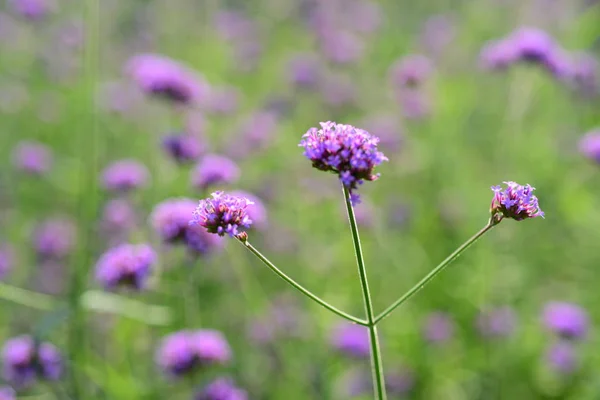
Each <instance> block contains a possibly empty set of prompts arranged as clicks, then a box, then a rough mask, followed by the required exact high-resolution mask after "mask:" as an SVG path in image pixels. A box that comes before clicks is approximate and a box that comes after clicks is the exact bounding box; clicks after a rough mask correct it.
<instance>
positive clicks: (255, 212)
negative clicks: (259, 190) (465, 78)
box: [230, 190, 268, 230]
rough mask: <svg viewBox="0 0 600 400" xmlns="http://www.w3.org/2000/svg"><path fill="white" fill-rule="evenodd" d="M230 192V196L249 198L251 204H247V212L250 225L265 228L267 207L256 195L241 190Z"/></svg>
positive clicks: (259, 228) (260, 228)
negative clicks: (250, 221)
mask: <svg viewBox="0 0 600 400" xmlns="http://www.w3.org/2000/svg"><path fill="white" fill-rule="evenodd" d="M230 194H231V195H232V196H237V197H243V198H246V199H248V200H250V202H251V203H252V204H250V205H248V208H247V213H248V217H250V219H251V220H252V225H253V226H254V227H255V228H256V229H258V230H262V229H266V228H267V224H268V221H267V209H266V207H265V205H264V203H263V201H262V200H261V199H259V198H258V196H256V195H254V194H252V193H248V192H245V191H243V190H234V191H233V192H231V193H230Z"/></svg>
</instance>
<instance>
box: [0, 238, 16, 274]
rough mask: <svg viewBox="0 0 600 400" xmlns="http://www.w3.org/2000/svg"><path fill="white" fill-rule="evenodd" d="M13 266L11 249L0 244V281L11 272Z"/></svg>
mask: <svg viewBox="0 0 600 400" xmlns="http://www.w3.org/2000/svg"><path fill="white" fill-rule="evenodd" d="M13 264H14V253H13V249H12V247H10V246H8V245H7V244H2V243H0V280H2V279H4V278H5V277H6V275H8V273H9V272H10V271H11V270H12V268H13Z"/></svg>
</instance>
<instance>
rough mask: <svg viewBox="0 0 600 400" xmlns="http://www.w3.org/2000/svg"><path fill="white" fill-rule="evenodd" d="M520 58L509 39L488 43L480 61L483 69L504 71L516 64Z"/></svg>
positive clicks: (482, 51) (483, 49)
mask: <svg viewBox="0 0 600 400" xmlns="http://www.w3.org/2000/svg"><path fill="white" fill-rule="evenodd" d="M518 57H519V54H518V52H517V47H516V46H515V45H514V43H513V42H512V41H511V40H508V39H501V40H494V41H491V42H488V43H486V44H485V45H484V46H483V48H482V49H481V52H480V54H479V61H480V64H481V66H482V67H483V68H486V69H492V70H503V69H506V68H508V67H510V66H511V65H512V64H513V63H514V62H516V61H517V59H518Z"/></svg>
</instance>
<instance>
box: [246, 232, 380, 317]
mask: <svg viewBox="0 0 600 400" xmlns="http://www.w3.org/2000/svg"><path fill="white" fill-rule="evenodd" d="M238 241H239V242H240V243H241V244H243V245H244V247H246V248H247V249H248V250H250V251H251V252H252V253H253V254H254V255H255V256H256V257H258V259H259V260H260V261H262V262H263V264H265V265H266V266H267V267H269V268H270V269H271V271H273V272H275V273H276V274H277V275H278V276H279V277H280V278H281V279H283V280H284V281H286V282H287V283H289V284H290V285H292V286H293V287H294V288H295V289H296V290H298V291H299V292H300V293H302V294H303V295H305V296H306V297H308V298H310V299H311V300H313V301H315V302H317V303H319V304H320V305H321V306H323V307H325V308H326V309H328V310H329V311H331V312H333V313H334V314H337V315H339V316H340V317H342V318H345V319H347V320H348V321H352V322H354V323H356V324H359V325H364V326H368V323H367V321H364V320H362V319H360V318H356V317H355V316H352V315H350V314H348V313H345V312H344V311H342V310H339V309H337V308H335V307H334V306H332V305H331V304H329V303H327V302H326V301H325V300H323V299H321V298H320V297H318V296H316V295H315V294H313V293H312V292H311V291H309V290H308V289H306V288H305V287H304V286H302V285H300V284H299V283H298V282H296V281H295V280H293V279H292V278H290V277H289V276H287V275H286V274H285V273H284V272H283V271H282V270H280V269H279V268H277V267H276V266H275V265H274V264H273V263H272V262H271V261H269V260H268V259H267V258H266V257H265V256H264V255H262V254H261V253H260V252H259V251H258V250H256V248H255V247H254V246H252V245H251V244H250V242H248V241H247V240H240V239H239V238H238Z"/></svg>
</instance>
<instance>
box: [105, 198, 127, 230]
mask: <svg viewBox="0 0 600 400" xmlns="http://www.w3.org/2000/svg"><path fill="white" fill-rule="evenodd" d="M134 225H135V210H134V209H133V206H132V205H131V203H130V202H129V201H127V200H125V199H113V200H109V201H108V202H107V203H106V204H105V205H104V209H103V211H102V227H103V228H104V229H105V230H106V231H108V232H113V233H116V232H120V231H126V230H128V229H130V228H132V227H133V226H134Z"/></svg>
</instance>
